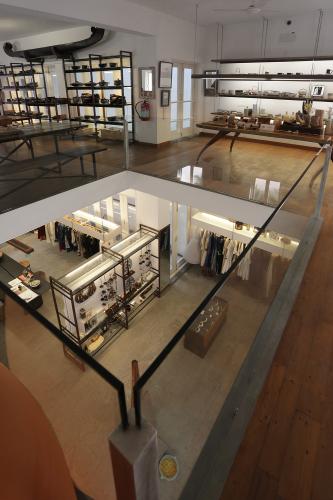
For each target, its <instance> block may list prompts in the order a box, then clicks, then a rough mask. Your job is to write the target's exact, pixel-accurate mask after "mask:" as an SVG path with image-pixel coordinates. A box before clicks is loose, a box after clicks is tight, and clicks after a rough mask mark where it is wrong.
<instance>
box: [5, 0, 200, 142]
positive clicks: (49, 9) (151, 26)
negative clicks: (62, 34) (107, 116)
mask: <svg viewBox="0 0 333 500" xmlns="http://www.w3.org/2000/svg"><path fill="white" fill-rule="evenodd" d="M4 3H5V4H6V5H10V6H14V7H24V8H26V9H27V8H28V9H31V10H35V11H37V12H38V13H39V15H40V13H43V12H44V13H48V14H54V15H57V16H60V17H63V18H64V19H70V20H71V21H72V20H73V19H75V20H77V21H78V22H80V23H81V24H88V25H89V26H93V25H97V26H101V27H106V28H111V29H112V28H114V29H115V30H116V31H118V32H119V31H127V32H132V33H136V34H138V33H140V34H144V35H151V37H150V38H146V37H145V38H144V39H143V38H141V39H140V40H139V39H138V38H137V37H136V38H132V37H133V35H132V37H131V36H130V35H128V34H126V33H117V36H116V38H117V39H118V40H117V39H115V38H113V39H111V40H110V41H109V42H106V44H105V46H104V48H105V49H106V53H107V52H108V48H109V47H115V46H116V45H117V41H119V42H121V48H127V47H128V50H132V51H133V52H135V56H134V65H135V66H151V65H153V66H155V68H156V76H158V75H157V70H158V61H159V60H168V61H174V60H177V61H181V62H188V63H193V62H194V59H195V57H194V35H195V26H194V24H193V23H192V22H187V21H185V20H182V19H179V18H176V17H174V16H170V15H167V14H163V13H160V12H158V11H156V10H153V9H150V8H146V7H142V6H140V5H137V4H132V3H130V2H127V1H126V0H96V1H95V2H91V1H90V0H80V3H79V6H80V8H79V9H78V4H77V3H76V2H68V1H67V0H57V2H45V1H44V0H5V2H4ZM75 30H76V28H75V29H74V30H73V31H72V32H71V33H72V34H74V33H75V35H77V34H78V31H76V32H75ZM42 38H43V35H40V36H38V38H37V40H36V41H38V44H40V43H41V40H42ZM44 39H47V37H45V35H44ZM50 40H52V43H54V39H53V38H50ZM64 42H65V40H63V41H62V42H61V43H64ZM127 42H128V45H127V47H126V43H127ZM108 43H109V45H108ZM203 43H204V30H203V29H202V28H200V27H199V28H198V54H199V55H198V60H199V62H202V61H201V55H200V54H201V53H202V52H201V49H202V45H203ZM38 44H37V45H38ZM114 44H115V45H114ZM44 45H49V43H48V42H47V43H45V44H44ZM35 46H36V45H35ZM102 50H103V44H101V45H100V46H99V47H98V51H99V52H102ZM0 55H1V54H0ZM135 84H136V86H137V76H136V75H135ZM136 97H137V95H136ZM197 99H198V100H199V101H201V102H198V103H197V110H198V114H197V117H196V120H201V119H202V116H201V110H202V109H203V105H202V102H203V96H202V95H201V93H200V94H199V95H198V96H197ZM159 102H160V90H159V89H156V100H154V101H152V103H151V104H152V120H151V121H150V122H147V123H144V122H141V121H140V122H137V125H138V126H137V132H138V134H137V138H138V140H141V141H143V142H153V143H156V142H157V143H160V142H165V141H168V140H170V138H171V137H170V131H169V113H168V110H162V109H161V108H160V106H159Z"/></svg>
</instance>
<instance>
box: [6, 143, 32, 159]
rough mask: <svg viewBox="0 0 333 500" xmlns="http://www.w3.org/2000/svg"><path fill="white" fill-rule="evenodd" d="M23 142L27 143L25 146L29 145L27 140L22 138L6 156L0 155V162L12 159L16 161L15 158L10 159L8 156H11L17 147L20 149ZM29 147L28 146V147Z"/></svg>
mask: <svg viewBox="0 0 333 500" xmlns="http://www.w3.org/2000/svg"><path fill="white" fill-rule="evenodd" d="M24 144H27V146H28V147H29V144H28V142H27V141H26V140H25V139H24V140H22V141H21V142H20V143H19V144H18V145H17V146H15V148H14V149H12V150H11V151H10V152H9V153H8V154H7V155H6V156H0V163H3V162H4V161H6V160H7V161H12V162H14V163H15V162H16V161H17V160H12V159H11V158H10V156H12V154H14V153H15V152H16V151H17V150H18V149H20V148H21V147H22V146H23V145H24ZM29 149H30V148H29Z"/></svg>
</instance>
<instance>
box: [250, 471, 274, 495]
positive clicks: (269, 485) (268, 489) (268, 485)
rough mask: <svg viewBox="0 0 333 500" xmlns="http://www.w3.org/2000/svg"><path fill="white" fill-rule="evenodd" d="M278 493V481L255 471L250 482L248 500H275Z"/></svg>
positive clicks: (263, 472)
mask: <svg viewBox="0 0 333 500" xmlns="http://www.w3.org/2000/svg"><path fill="white" fill-rule="evenodd" d="M277 493H278V481H277V480H276V479H275V478H273V477H272V476H270V475H269V474H267V472H265V471H263V470H261V469H260V468H259V469H257V471H256V474H255V477H254V479H253V482H252V486H251V490H250V494H249V497H248V498H249V499H251V498H255V499H256V500H276V497H277Z"/></svg>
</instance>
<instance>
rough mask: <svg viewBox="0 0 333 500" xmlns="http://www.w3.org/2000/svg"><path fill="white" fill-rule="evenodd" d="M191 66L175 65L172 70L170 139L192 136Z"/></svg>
mask: <svg viewBox="0 0 333 500" xmlns="http://www.w3.org/2000/svg"><path fill="white" fill-rule="evenodd" d="M192 73H193V66H191V65H190V64H185V63H176V64H174V65H173V68H172V87H171V93H170V132H171V137H172V139H179V138H181V137H187V136H191V135H193V129H194V119H193V116H194V102H193V80H192Z"/></svg>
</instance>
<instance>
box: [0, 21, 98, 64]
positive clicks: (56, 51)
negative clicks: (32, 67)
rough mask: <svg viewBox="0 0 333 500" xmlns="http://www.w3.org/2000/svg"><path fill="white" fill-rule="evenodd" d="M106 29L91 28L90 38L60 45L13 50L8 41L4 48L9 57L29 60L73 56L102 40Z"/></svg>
mask: <svg viewBox="0 0 333 500" xmlns="http://www.w3.org/2000/svg"><path fill="white" fill-rule="evenodd" d="M104 33H105V30H104V29H103V28H95V27H92V28H91V35H90V37H89V38H85V39H84V40H80V41H79V42H73V43H64V44H60V45H51V46H49V47H41V48H39V49H29V50H17V51H15V50H13V45H12V44H11V43H10V42H6V43H4V45H3V50H4V51H5V53H6V54H7V56H9V57H23V58H24V59H26V60H27V61H37V60H41V59H45V57H50V56H53V57H54V56H55V57H57V58H58V59H62V58H66V57H71V56H72V55H73V53H74V52H76V51H77V50H82V49H86V48H88V47H91V46H92V45H95V44H96V43H98V42H100V41H101V40H102V38H103V36H104Z"/></svg>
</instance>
